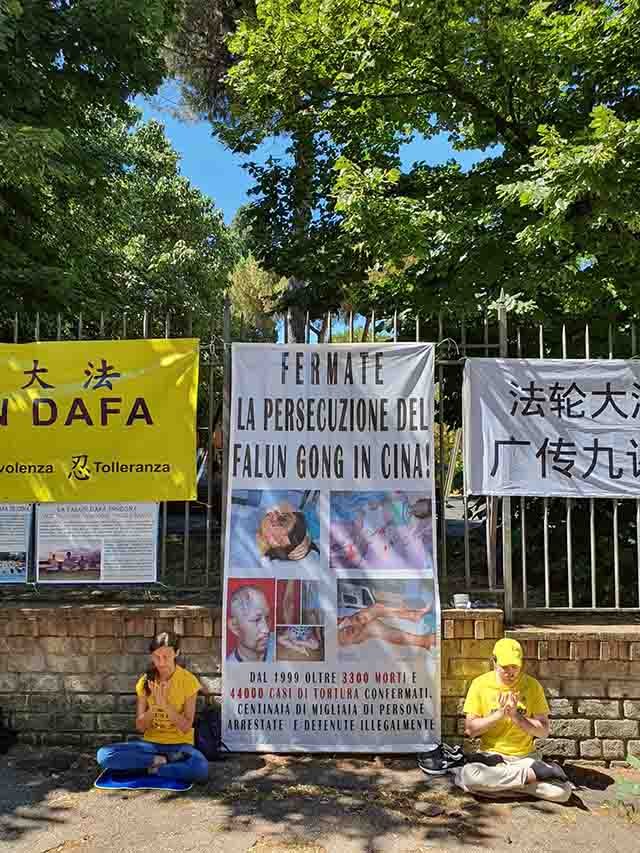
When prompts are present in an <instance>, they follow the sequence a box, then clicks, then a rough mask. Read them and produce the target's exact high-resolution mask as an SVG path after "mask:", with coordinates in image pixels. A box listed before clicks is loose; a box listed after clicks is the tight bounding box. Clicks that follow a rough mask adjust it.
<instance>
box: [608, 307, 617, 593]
mask: <svg viewBox="0 0 640 853" xmlns="http://www.w3.org/2000/svg"><path fill="white" fill-rule="evenodd" d="M607 332H608V339H609V360H611V359H612V358H613V326H612V325H611V323H609V325H608V329H607ZM611 504H612V506H613V589H614V597H615V606H616V610H617V609H618V608H619V607H620V543H619V542H618V501H617V500H616V499H615V498H612V500H611Z"/></svg>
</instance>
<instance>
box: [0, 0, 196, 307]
mask: <svg viewBox="0 0 640 853" xmlns="http://www.w3.org/2000/svg"><path fill="white" fill-rule="evenodd" d="M0 13H1V17H0V253H1V255H2V259H3V263H2V267H0V288H1V291H2V294H3V300H2V305H3V310H5V311H7V312H12V311H14V310H19V309H24V310H28V311H33V310H35V308H36V307H37V308H40V309H41V310H47V309H49V310H60V309H61V308H66V307H68V306H73V307H74V308H77V309H78V310H80V309H81V308H82V307H83V306H84V307H85V308H87V307H90V306H91V305H93V304H98V303H100V302H104V301H109V300H110V301H112V302H113V301H115V300H120V299H122V293H120V292H118V289H119V288H121V287H124V288H125V289H128V291H129V292H131V290H132V289H133V290H137V291H139V290H140V287H139V286H138V284H137V283H132V274H131V271H132V269H137V268H139V267H141V266H142V267H144V268H145V282H146V285H145V286H146V287H147V288H148V287H149V286H150V284H151V283H152V282H153V278H154V276H156V277H157V276H158V275H160V274H161V273H162V270H163V269H165V270H166V269H167V268H173V269H175V268H176V267H177V266H180V267H181V268H182V270H183V274H185V275H186V274H188V273H189V272H190V267H189V264H188V253H187V255H185V254H184V252H182V254H181V249H180V246H179V245H178V244H177V243H176V245H175V248H174V249H173V250H172V251H173V256H171V253H170V252H169V254H168V248H167V247H168V239H166V240H165V241H164V243H163V244H162V246H160V245H157V246H155V247H154V248H155V249H156V250H157V252H158V257H157V258H156V259H155V260H151V262H150V263H149V260H148V259H146V258H143V248H144V247H143V246H140V247H139V249H140V250H139V251H138V253H137V255H136V251H135V248H134V246H133V244H132V243H131V240H130V237H131V228H132V226H133V225H134V223H135V220H136V214H135V213H134V212H133V208H134V207H135V206H136V204H138V205H140V206H141V207H144V208H145V213H144V215H145V217H146V221H145V225H144V227H143V228H142V229H141V231H142V232H144V231H145V229H150V230H153V231H154V234H155V235H156V236H158V237H159V236H160V234H161V230H162V229H161V223H160V222H159V221H158V222H157V223H156V224H152V223H151V217H152V206H151V205H150V204H148V203H146V202H147V200H146V199H143V198H142V197H137V198H135V201H134V197H135V196H136V193H137V192H143V190H144V188H143V183H144V180H143V178H142V176H143V174H145V173H146V174H150V173H151V172H152V171H153V169H152V168H151V163H152V160H153V157H152V156H151V154H152V149H153V146H154V144H155V146H156V150H155V151H154V152H153V154H154V156H156V158H158V157H162V155H163V153H164V154H165V155H166V150H167V149H168V144H167V143H166V140H165V141H164V143H162V144H161V143H160V141H159V140H158V139H156V140H155V141H154V140H151V139H150V138H148V137H149V134H151V135H152V136H153V134H154V133H155V135H156V137H157V135H158V131H153V130H151V131H146V132H142V133H141V134H140V135H138V134H136V135H134V137H132V138H131V139H129V127H130V126H131V125H132V124H133V122H134V121H135V114H134V112H133V111H132V110H131V107H130V105H129V103H128V101H129V99H130V98H131V97H132V96H134V95H136V94H140V93H142V94H150V93H151V92H153V91H154V90H155V89H156V87H157V85H158V84H159V82H160V81H161V79H162V76H163V74H164V72H165V65H164V62H163V59H162V55H161V49H162V45H163V42H164V39H165V37H166V35H167V33H168V32H169V30H170V29H171V27H172V26H173V20H174V13H175V9H174V4H173V0H104V1H103V0H101V2H95V0H83V2H79V0H69V2H65V3H52V2H42V0H21V2H16V0H3V2H2V6H1V7H0ZM145 134H146V137H145ZM143 149H146V150H144V151H143ZM143 155H144V156H143ZM143 162H144V165H143ZM145 170H146V171H145ZM165 171H166V170H165ZM162 177H163V183H161V184H160V185H159V186H158V187H156V192H157V194H158V195H161V194H162V192H164V193H165V196H169V195H171V188H170V187H169V186H168V185H167V181H168V180H169V181H170V180H172V178H171V177H170V176H169V175H168V173H167V174H163V176H162ZM173 179H174V184H173V189H174V190H175V193H176V194H177V195H176V198H175V199H174V201H178V202H180V203H182V202H184V198H181V197H183V196H184V193H185V188H184V187H180V186H179V184H178V183H176V181H177V170H176V161H175V155H173ZM148 192H149V193H150V192H151V188H150V187H149V188H148ZM119 193H123V199H122V209H121V210H120V209H119V207H118V194H119ZM187 195H188V193H187ZM149 201H150V200H149ZM171 206H172V205H171V204H169V203H168V199H167V198H166V199H165V205H164V211H165V213H166V211H167V209H168V208H169V207H171ZM187 206H188V204H187ZM191 206H192V208H193V204H191ZM179 209H182V210H184V207H182V208H180V207H179ZM192 213H193V210H192ZM138 215H140V214H138ZM128 229H129V230H128ZM169 233H171V231H170V230H169ZM186 239H187V249H188V248H189V241H191V240H192V235H187V238H186ZM200 239H201V238H200ZM177 255H179V257H177ZM125 262H128V263H129V270H128V271H125V270H124V268H123V265H125ZM147 266H148V269H146V268H147ZM191 266H193V265H191ZM165 278H166V276H165ZM163 281H164V278H163ZM125 300H126V296H125Z"/></svg>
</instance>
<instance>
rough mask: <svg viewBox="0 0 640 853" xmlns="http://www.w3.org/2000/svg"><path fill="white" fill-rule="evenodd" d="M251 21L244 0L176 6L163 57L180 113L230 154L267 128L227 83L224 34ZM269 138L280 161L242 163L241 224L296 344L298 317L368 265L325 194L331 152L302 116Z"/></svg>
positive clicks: (356, 279)
mask: <svg viewBox="0 0 640 853" xmlns="http://www.w3.org/2000/svg"><path fill="white" fill-rule="evenodd" d="M259 17H260V6H259V5H258V6H256V4H255V3H254V2H252V1H251V0H216V2H209V0H183V3H182V4H181V14H180V24H179V26H178V29H177V32H176V34H175V36H174V37H173V39H172V43H171V46H170V49H169V53H168V56H169V63H170V67H171V70H172V73H173V74H174V75H175V76H176V78H177V79H178V80H179V81H180V83H181V93H182V100H183V103H184V104H185V105H186V107H187V110H188V111H189V112H191V113H194V114H195V115H197V116H199V117H203V116H204V117H206V118H207V119H208V120H209V121H211V123H212V126H213V128H214V131H215V132H216V133H217V134H218V135H219V136H220V137H221V138H222V139H223V141H224V142H225V143H226V144H227V145H228V146H229V147H230V148H232V150H234V151H239V152H243V153H250V152H252V151H253V150H254V149H255V148H256V146H257V145H258V144H259V143H260V142H261V141H262V140H263V139H264V138H265V137H266V136H268V135H269V134H270V133H271V131H272V130H273V128H270V127H265V126H263V125H262V124H261V123H260V121H256V120H255V116H254V115H253V113H252V110H251V105H250V102H249V100H248V99H247V98H246V97H245V94H244V93H243V92H241V91H240V90H239V89H237V88H235V87H231V88H230V87H229V85H228V75H229V74H230V73H231V72H232V71H233V69H234V67H235V62H236V59H237V57H236V55H235V51H234V50H233V49H231V50H230V48H229V46H230V44H232V43H233V42H232V40H231V37H232V36H233V34H234V33H236V32H237V31H238V30H239V29H242V28H243V27H245V26H249V27H251V26H254V25H255V24H256V22H257V20H259ZM277 133H278V134H279V135H282V136H285V137H286V138H287V139H288V140H289V143H290V144H289V148H288V151H287V156H286V158H282V159H280V160H277V159H275V158H271V159H270V160H269V161H268V162H267V163H266V164H265V165H261V166H260V165H257V164H255V163H254V164H252V165H251V166H250V171H251V174H252V175H253V177H254V179H255V188H254V190H253V191H252V195H253V199H252V202H251V204H250V205H249V206H248V208H247V210H246V211H245V214H244V217H245V221H246V222H247V224H248V226H249V227H250V228H251V231H252V234H253V237H252V241H253V242H252V246H253V251H254V253H255V255H256V258H257V259H258V260H259V261H260V263H261V264H262V265H263V266H264V267H265V268H266V269H267V270H268V271H269V272H272V273H274V274H275V276H276V277H277V278H278V279H279V278H281V277H284V278H286V279H287V282H288V284H287V288H286V290H285V291H284V292H282V293H281V298H280V300H279V302H278V303H277V306H276V307H277V309H278V310H280V311H281V312H282V313H284V312H285V311H286V312H287V314H288V318H289V338H290V339H291V340H303V337H304V318H305V314H306V313H307V312H309V313H310V314H311V316H314V315H315V314H319V313H322V312H323V311H325V310H326V309H327V308H328V307H333V308H337V307H338V306H339V304H340V299H341V291H342V287H343V286H344V284H345V283H346V282H350V283H361V282H363V281H364V280H365V277H366V267H367V264H368V259H367V256H366V254H363V253H362V252H360V253H357V252H354V251H353V249H352V248H351V245H350V243H349V242H348V241H345V240H344V239H343V235H342V232H341V229H340V220H341V217H340V215H339V214H338V212H337V210H336V205H335V199H334V198H333V196H332V193H331V174H332V168H333V164H334V163H335V161H336V159H337V158H338V157H339V156H340V152H339V151H338V150H337V149H336V147H335V146H334V145H332V144H331V141H330V139H329V138H328V137H327V136H326V135H325V134H319V133H317V132H316V129H315V127H314V125H313V122H310V121H309V119H308V117H307V116H306V115H305V114H304V112H303V111H299V112H297V113H292V114H291V115H290V116H288V119H287V121H286V122H284V123H283V124H281V125H280V126H279V127H278V130H277Z"/></svg>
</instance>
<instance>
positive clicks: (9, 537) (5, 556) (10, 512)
mask: <svg viewBox="0 0 640 853" xmlns="http://www.w3.org/2000/svg"><path fill="white" fill-rule="evenodd" d="M32 516H33V507H32V506H31V504H0V584H3V583H25V582H26V580H27V570H28V566H29V550H30V549H29V545H30V542H31V518H32Z"/></svg>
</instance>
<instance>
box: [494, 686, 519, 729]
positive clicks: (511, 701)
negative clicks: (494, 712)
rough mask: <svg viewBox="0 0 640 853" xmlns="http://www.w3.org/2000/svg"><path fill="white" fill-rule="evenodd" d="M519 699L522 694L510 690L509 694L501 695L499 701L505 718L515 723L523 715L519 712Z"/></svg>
mask: <svg viewBox="0 0 640 853" xmlns="http://www.w3.org/2000/svg"><path fill="white" fill-rule="evenodd" d="M519 699H520V694H519V693H518V692H517V691H515V690H509V691H508V692H507V693H501V694H500V696H499V699H498V701H499V703H500V710H501V711H502V716H503V717H506V718H507V719H508V720H512V721H513V722H516V721H517V720H518V719H519V718H520V716H521V714H520V712H519V711H518V701H519Z"/></svg>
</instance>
